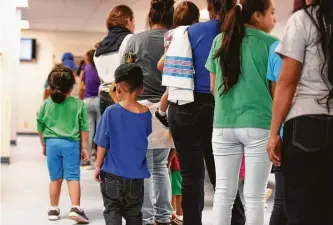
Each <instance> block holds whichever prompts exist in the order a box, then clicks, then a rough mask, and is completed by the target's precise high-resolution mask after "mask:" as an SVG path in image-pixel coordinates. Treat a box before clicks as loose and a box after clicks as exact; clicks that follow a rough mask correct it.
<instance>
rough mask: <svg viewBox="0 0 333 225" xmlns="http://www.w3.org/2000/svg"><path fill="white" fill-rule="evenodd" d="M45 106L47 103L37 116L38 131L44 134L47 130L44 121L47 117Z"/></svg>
mask: <svg viewBox="0 0 333 225" xmlns="http://www.w3.org/2000/svg"><path fill="white" fill-rule="evenodd" d="M45 105H46V102H44V104H43V105H42V106H41V107H40V110H39V112H38V114H37V131H38V132H40V133H42V132H44V130H45V124H44V121H43V118H44V116H45Z"/></svg>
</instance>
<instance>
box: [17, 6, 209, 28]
mask: <svg viewBox="0 0 333 225" xmlns="http://www.w3.org/2000/svg"><path fill="white" fill-rule="evenodd" d="M178 1H179V0H178ZM176 2H177V1H176ZM196 2H197V3H199V4H197V5H198V6H199V7H200V8H204V7H205V0H196ZM120 4H125V5H128V6H130V7H131V8H132V9H133V11H134V14H135V15H134V16H135V21H136V31H137V32H139V31H142V30H144V29H145V28H146V18H147V15H148V10H149V5H150V0H29V7H28V8H27V9H24V10H23V12H22V19H24V20H28V21H29V23H30V29H35V30H62V31H83V32H104V31H105V30H106V25H105V19H106V17H107V15H108V13H109V11H110V10H111V9H112V8H113V7H115V6H116V5H120Z"/></svg>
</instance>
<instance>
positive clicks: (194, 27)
mask: <svg viewBox="0 0 333 225" xmlns="http://www.w3.org/2000/svg"><path fill="white" fill-rule="evenodd" d="M218 24H219V23H218V21H217V20H209V21H205V22H199V23H195V24H193V25H191V26H190V27H189V30H190V31H197V30H198V31H201V30H202V29H205V28H208V27H216V26H218Z"/></svg>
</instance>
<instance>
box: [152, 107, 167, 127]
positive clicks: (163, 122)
mask: <svg viewBox="0 0 333 225" xmlns="http://www.w3.org/2000/svg"><path fill="white" fill-rule="evenodd" d="M155 116H156V118H157V119H158V120H159V121H160V122H161V123H162V124H163V126H165V127H168V128H169V121H168V117H167V115H164V116H162V115H161V114H160V113H159V112H158V109H157V111H156V112H155Z"/></svg>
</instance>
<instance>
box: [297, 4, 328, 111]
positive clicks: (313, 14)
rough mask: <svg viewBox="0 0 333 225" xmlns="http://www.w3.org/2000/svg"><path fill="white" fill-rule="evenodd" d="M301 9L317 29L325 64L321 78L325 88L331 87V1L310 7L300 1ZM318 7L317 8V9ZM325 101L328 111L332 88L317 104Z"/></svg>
mask: <svg viewBox="0 0 333 225" xmlns="http://www.w3.org/2000/svg"><path fill="white" fill-rule="evenodd" d="M302 5H303V9H304V10H305V12H306V13H307V14H308V16H309V17H310V18H311V20H312V22H313V24H314V25H315V26H316V27H317V30H318V33H319V40H318V41H319V43H320V45H321V48H322V50H323V53H324V57H325V62H324V64H323V67H322V70H321V76H322V78H323V80H324V81H325V83H326V85H327V87H329V86H330V85H331V86H333V0H316V1H313V4H312V6H313V7H308V6H306V1H305V0H302ZM317 6H318V7H317ZM327 68H328V77H326V76H325V74H326V73H325V72H326V71H325V70H326V69H327ZM323 100H326V107H327V109H328V111H329V110H330V104H331V103H332V102H333V88H332V87H331V89H330V90H329V93H328V95H327V96H325V97H324V98H323V99H320V100H319V102H322V101H323Z"/></svg>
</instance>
